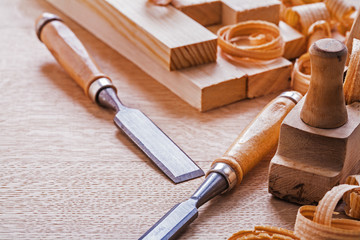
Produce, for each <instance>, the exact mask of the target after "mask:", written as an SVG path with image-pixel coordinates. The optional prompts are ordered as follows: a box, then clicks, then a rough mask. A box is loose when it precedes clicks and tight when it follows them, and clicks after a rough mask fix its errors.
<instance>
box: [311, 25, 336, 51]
mask: <svg viewBox="0 0 360 240" xmlns="http://www.w3.org/2000/svg"><path fill="white" fill-rule="evenodd" d="M307 37H308V49H309V48H310V46H311V45H312V44H313V43H314V42H316V41H317V40H320V39H323V38H330V37H331V27H330V24H329V23H328V22H326V21H324V20H319V21H316V22H315V23H313V24H312V25H311V26H310V27H309V30H308V35H307Z"/></svg>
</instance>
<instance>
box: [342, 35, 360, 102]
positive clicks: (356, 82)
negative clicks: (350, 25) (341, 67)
mask: <svg viewBox="0 0 360 240" xmlns="http://www.w3.org/2000/svg"><path fill="white" fill-rule="evenodd" d="M344 94H345V102H346V104H351V103H353V102H357V101H360V40H358V39H356V38H355V39H353V46H352V53H351V56H350V62H349V68H348V70H347V74H346V77H345V82H344Z"/></svg>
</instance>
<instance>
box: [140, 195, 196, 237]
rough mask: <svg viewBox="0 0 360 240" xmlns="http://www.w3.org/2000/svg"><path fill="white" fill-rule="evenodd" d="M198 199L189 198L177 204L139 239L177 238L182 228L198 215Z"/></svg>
mask: <svg viewBox="0 0 360 240" xmlns="http://www.w3.org/2000/svg"><path fill="white" fill-rule="evenodd" d="M195 204H196V201H195V200H194V199H191V198H190V199H189V200H187V201H185V202H182V203H179V204H177V205H175V206H174V207H173V208H172V209H171V210H170V211H169V212H168V213H166V214H165V215H164V216H163V217H162V218H161V219H160V220H159V221H158V222H157V223H155V225H154V226H153V227H151V228H150V229H149V230H148V231H147V232H146V233H145V234H144V235H143V236H142V237H141V238H139V240H152V239H161V240H167V239H175V238H176V237H177V236H179V234H180V233H181V232H182V230H183V229H184V228H185V227H186V226H188V225H189V224H190V223H192V222H193V221H194V220H195V219H196V218H197V216H198V209H197V208H196V205H195Z"/></svg>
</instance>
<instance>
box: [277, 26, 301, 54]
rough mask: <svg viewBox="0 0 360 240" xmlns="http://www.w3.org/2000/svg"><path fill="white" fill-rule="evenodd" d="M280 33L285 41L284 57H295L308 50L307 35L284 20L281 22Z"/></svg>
mask: <svg viewBox="0 0 360 240" xmlns="http://www.w3.org/2000/svg"><path fill="white" fill-rule="evenodd" d="M279 29H280V34H281V36H282V38H283V40H284V42H285V51H284V55H283V57H284V58H286V59H295V58H297V57H300V56H301V55H302V54H303V53H305V52H306V37H305V36H304V35H303V34H301V33H300V32H298V31H296V30H295V29H294V28H292V27H290V26H289V25H288V24H286V23H285V22H283V21H280V22H279Z"/></svg>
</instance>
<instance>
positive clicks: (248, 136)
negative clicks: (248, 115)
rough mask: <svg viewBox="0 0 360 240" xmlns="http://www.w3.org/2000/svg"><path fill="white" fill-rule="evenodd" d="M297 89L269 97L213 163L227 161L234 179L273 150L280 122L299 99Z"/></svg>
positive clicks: (246, 171)
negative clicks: (264, 104) (260, 109)
mask: <svg viewBox="0 0 360 240" xmlns="http://www.w3.org/2000/svg"><path fill="white" fill-rule="evenodd" d="M301 97H302V95H301V94H300V93H298V92H295V91H292V92H285V93H284V94H282V95H280V96H279V97H277V98H275V99H274V100H272V101H271V102H270V103H269V104H268V105H267V106H266V107H265V108H264V109H263V110H262V111H261V112H260V113H259V114H258V115H257V116H256V118H255V119H254V120H253V121H252V122H251V123H250V124H249V125H248V126H247V127H246V129H245V130H244V131H243V132H242V133H241V134H240V135H239V136H238V138H237V139H236V140H235V141H234V143H233V144H232V145H231V146H230V148H229V149H228V150H227V151H226V153H225V154H224V155H223V156H222V157H220V158H218V159H216V160H215V161H214V162H213V164H212V166H214V165H215V164H216V163H226V164H228V165H229V166H230V167H231V168H232V169H233V170H234V171H235V172H236V178H237V182H238V183H240V182H241V180H242V178H243V176H244V175H245V174H246V173H248V172H249V171H250V170H251V169H252V168H253V167H254V166H255V165H256V164H257V163H258V162H259V161H260V160H261V159H263V158H264V157H265V156H266V155H267V154H269V153H270V152H271V150H273V149H274V148H275V147H276V145H277V143H278V139H279V132H280V125H281V123H282V121H283V120H284V118H285V116H286V115H287V114H288V113H289V112H290V110H291V109H292V108H293V107H294V106H295V104H296V102H298V101H299V100H300V99H301Z"/></svg>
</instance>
